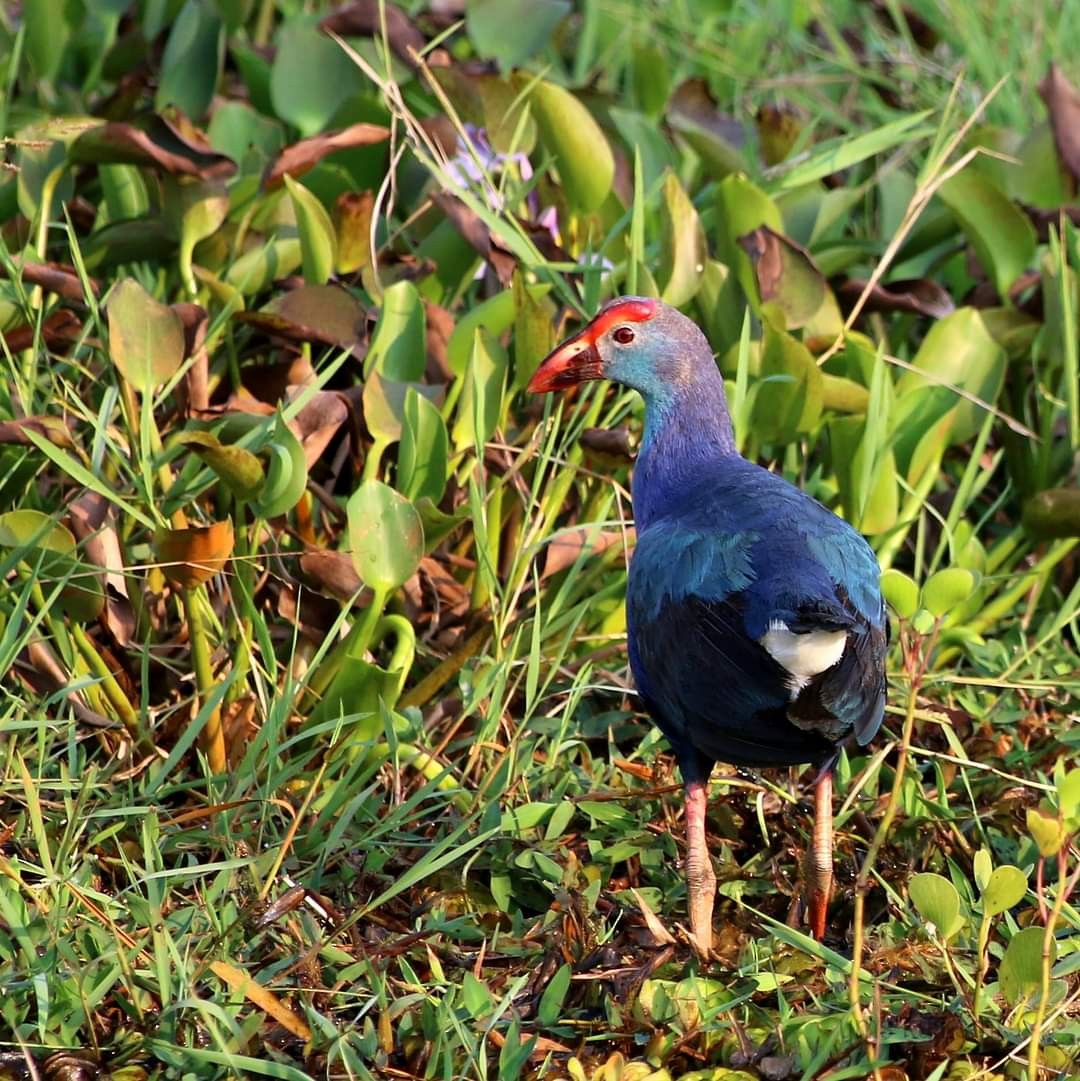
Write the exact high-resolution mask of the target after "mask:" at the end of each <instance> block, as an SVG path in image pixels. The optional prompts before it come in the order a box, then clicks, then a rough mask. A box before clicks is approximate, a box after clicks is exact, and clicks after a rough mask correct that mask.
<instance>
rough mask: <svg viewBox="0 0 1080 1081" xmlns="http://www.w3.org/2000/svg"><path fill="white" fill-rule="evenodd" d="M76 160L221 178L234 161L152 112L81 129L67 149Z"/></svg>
mask: <svg viewBox="0 0 1080 1081" xmlns="http://www.w3.org/2000/svg"><path fill="white" fill-rule="evenodd" d="M68 157H69V159H70V160H71V161H73V162H75V163H79V164H87V163H90V164H125V165H152V166H154V167H155V168H158V169H161V170H162V171H163V172H165V173H168V174H169V175H171V176H197V177H200V178H202V179H203V180H212V179H224V178H226V177H230V176H232V175H233V173H235V172H236V163H235V162H234V161H233V160H232V159H231V158H229V157H226V156H225V155H224V154H219V153H218V152H217V151H216V150H214V149H212V148H211V146H210V144H209V143H201V142H196V141H194V140H193V139H192V138H191V137H190V134H181V133H180V131H179V130H178V129H177V128H176V126H175V125H173V124H172V123H170V122H169V121H168V120H166V119H165V118H164V117H163V116H158V115H157V114H156V113H155V114H152V115H150V116H146V117H143V118H142V119H141V120H139V121H138V122H137V123H132V124H128V123H121V122H119V121H114V122H111V123H107V124H102V125H100V126H99V127H96V128H91V129H90V130H89V131H86V132H83V134H82V135H80V136H79V137H78V138H77V139H76V140H75V141H74V142H73V143H72V144H71V147H70V148H69V150H68Z"/></svg>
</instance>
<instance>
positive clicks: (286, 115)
mask: <svg viewBox="0 0 1080 1081" xmlns="http://www.w3.org/2000/svg"><path fill="white" fill-rule="evenodd" d="M363 88H364V86H363V80H362V77H361V75H360V69H359V68H358V67H357V66H356V65H355V64H354V63H353V62H352V60H350V59H349V57H348V56H347V55H346V53H345V51H344V50H343V49H342V48H341V46H339V45H338V44H337V42H336V41H333V40H331V39H330V38H329V37H327V36H326V34H324V33H323V32H322V31H321V30H319V28H318V27H317V26H316V25H315V24H314V23H313V22H312V21H311V20H310V19H308V18H306V17H304V16H295V17H294V18H292V19H290V20H289V21H288V22H286V23H285V25H284V26H283V27H282V28H281V30H280V31H279V32H278V40H277V52H276V53H275V54H274V61H273V65H272V67H271V69H270V98H271V101H272V102H273V111H274V113H275V114H276V115H277V116H279V117H280V118H281V119H282V120H285V121H288V123H290V124H292V125H293V126H294V127H296V128H298V129H299V131H300V134H301V135H302V136H304V137H308V136H312V135H315V134H316V133H317V132H319V131H322V130H323V129H325V128H326V127H327V126H328V125H329V124H330V121H331V118H332V117H333V116H334V114H335V113H336V112H337V110H338V109H339V108H340V107H341V105H342V104H343V103H344V102H345V101H346V100H347V99H348V98H349V97H351V96H352V95H353V94H356V93H359V92H360V91H361V90H363Z"/></svg>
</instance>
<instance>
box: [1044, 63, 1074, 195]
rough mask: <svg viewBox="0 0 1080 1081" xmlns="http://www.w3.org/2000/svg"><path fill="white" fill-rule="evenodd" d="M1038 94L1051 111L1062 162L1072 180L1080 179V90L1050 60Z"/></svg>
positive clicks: (1049, 111)
mask: <svg viewBox="0 0 1080 1081" xmlns="http://www.w3.org/2000/svg"><path fill="white" fill-rule="evenodd" d="M1039 96H1040V97H1041V98H1042V99H1043V101H1044V102H1045V103H1046V111H1047V112H1048V113H1049V114H1050V127H1051V128H1052V129H1053V132H1054V143H1055V144H1056V145H1057V150H1058V155H1059V156H1060V158H1061V164H1062V165H1064V166H1065V168H1066V169H1068V170H1069V172H1070V173H1071V174H1072V178H1073V180H1080V91H1078V90H1077V89H1076V87H1075V86H1073V85H1072V83H1070V82H1069V80H1068V79H1066V78H1065V76H1064V75H1063V74H1062V72H1061V69H1060V68H1059V67H1058V66H1057V64H1054V63H1051V65H1050V68H1049V70H1048V71H1047V73H1046V75H1045V76H1044V77H1043V81H1042V82H1041V83H1039Z"/></svg>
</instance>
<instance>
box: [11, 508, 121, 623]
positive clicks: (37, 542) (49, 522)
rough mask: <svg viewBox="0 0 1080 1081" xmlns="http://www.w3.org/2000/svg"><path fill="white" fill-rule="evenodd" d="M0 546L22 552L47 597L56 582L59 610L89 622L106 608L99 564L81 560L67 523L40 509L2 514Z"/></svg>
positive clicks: (25, 561) (73, 617)
mask: <svg viewBox="0 0 1080 1081" xmlns="http://www.w3.org/2000/svg"><path fill="white" fill-rule="evenodd" d="M0 546H2V547H4V548H11V549H15V550H16V551H19V552H20V555H21V559H22V561H23V562H24V563H26V565H27V566H28V567H29V568H30V570H31V571H32V573H33V574H34V577H35V578H36V579H37V582H38V584H39V585H40V586H41V589H42V592H43V593H44V595H45V597H46V599H48V598H49V595H50V594H51V592H52V590H53V589H54V588H55V586H56V585H57V583H59V582H64V586H63V588H62V589H61V590H60V594H59V607H60V609H61V610H62V611H63V612H64V613H66V614H67V615H68V616H70V617H71V618H72V619H75V620H78V621H79V622H80V623H89V622H91V621H93V620H95V619H97V617H98V616H99V615H101V612H102V610H103V609H104V607H105V590H104V583H103V582H102V577H101V572H100V569H99V568H98V567H94V566H92V565H91V564H89V563H87V562H85V561H83V560H80V559H79V557H78V554H77V550H76V544H75V537H74V536H73V535H72V533H71V530H69V529H68V528H67V526H64V525H61V524H60V523H59V522H57V521H56V520H55V519H53V518H52V517H50V516H49V515H48V514H44V513H42V512H41V511H37V510H12V511H8V512H7V513H5V514H0Z"/></svg>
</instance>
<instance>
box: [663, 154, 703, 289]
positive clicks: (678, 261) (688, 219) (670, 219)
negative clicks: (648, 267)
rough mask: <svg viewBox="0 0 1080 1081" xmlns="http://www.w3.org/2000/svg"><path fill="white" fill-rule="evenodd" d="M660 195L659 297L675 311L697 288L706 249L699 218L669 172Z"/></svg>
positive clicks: (680, 186)
mask: <svg viewBox="0 0 1080 1081" xmlns="http://www.w3.org/2000/svg"><path fill="white" fill-rule="evenodd" d="M662 195H663V202H662V203H661V205H660V220H661V223H662V228H663V233H662V240H661V248H660V278H659V280H660V282H662V283H663V284H662V285H661V287H660V288H661V293H660V296H661V299H662V300H664V301H665V302H666V303H668V304H670V305H672V306H673V307H676V308H678V307H681V306H682V305H684V304H686V303H687V302H688V301H690V300H692V299H693V298H694V296H695V294H696V293H697V291H698V289H699V288H701V277H702V274H703V272H704V270H705V259H706V257H707V256H708V248H707V246H706V243H705V230H704V229H703V228H702V226H701V218H700V217H699V216H698V212H697V210H696V208H695V207H694V204H693V202H692V201H691V200H690V196H689V195H687V194H686V189H685V188H683V186H682V184H681V183H679V178H678V177H677V176H676V175H675V174H674V173H673V172H669V173H668V174H667V175H666V176H665V177H664V185H663V192H662Z"/></svg>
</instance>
